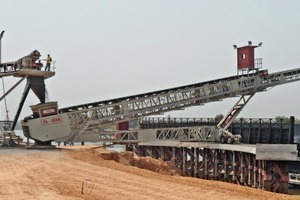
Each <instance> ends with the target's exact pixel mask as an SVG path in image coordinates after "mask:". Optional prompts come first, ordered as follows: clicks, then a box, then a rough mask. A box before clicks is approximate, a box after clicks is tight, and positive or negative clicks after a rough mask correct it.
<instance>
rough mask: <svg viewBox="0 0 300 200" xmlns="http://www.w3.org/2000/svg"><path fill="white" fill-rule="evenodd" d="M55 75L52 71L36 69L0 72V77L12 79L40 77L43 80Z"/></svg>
mask: <svg viewBox="0 0 300 200" xmlns="http://www.w3.org/2000/svg"><path fill="white" fill-rule="evenodd" d="M54 75H55V72H54V71H42V70H38V69H21V70H17V71H8V72H0V77H1V78H2V77H7V76H14V77H26V76H41V77H44V78H45V79H47V78H50V77H52V76H54Z"/></svg>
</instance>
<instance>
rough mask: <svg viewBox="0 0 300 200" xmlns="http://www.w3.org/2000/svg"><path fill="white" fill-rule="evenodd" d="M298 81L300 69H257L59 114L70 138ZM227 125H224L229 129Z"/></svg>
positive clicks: (93, 104) (73, 107)
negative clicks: (264, 72) (263, 72)
mask: <svg viewBox="0 0 300 200" xmlns="http://www.w3.org/2000/svg"><path fill="white" fill-rule="evenodd" d="M298 80H300V68H297V69H293V70H287V71H282V72H277V73H272V74H268V75H261V74H260V72H259V71H257V73H253V74H249V75H244V76H232V77H227V78H222V79H216V80H212V81H207V82H202V83H197V84H191V85H186V86H181V87H176V88H171V89H166V90H160V91H154V92H149V93H145V94H140V95H133V96H128V97H123V98H116V99H111V100H107V101H100V102H94V103H89V104H82V105H77V106H72V107H67V108H62V109H60V110H59V113H60V115H67V116H68V117H67V118H68V119H69V120H68V121H69V127H70V129H71V135H70V136H68V137H66V138H68V139H66V140H74V139H75V138H76V137H78V136H79V135H81V134H82V133H84V132H86V131H89V130H92V129H95V128H98V127H100V126H101V125H103V124H108V123H116V122H121V121H127V120H131V119H136V118H139V117H142V116H148V115H155V114H163V113H164V112H168V111H172V110H181V109H184V108H186V107H190V106H198V105H203V104H205V103H209V102H214V101H221V100H222V99H224V98H230V97H237V96H242V99H244V98H245V96H249V95H250V96H252V95H254V94H255V93H256V92H262V91H266V90H268V89H270V88H272V87H274V86H278V85H283V84H286V83H291V82H295V81H298ZM244 103H245V102H244ZM239 106H240V105H239ZM238 110H239V109H237V107H236V110H235V112H236V114H238V112H237V111H238ZM233 115H234V116H233ZM235 116H236V115H235V114H233V113H231V114H230V115H229V116H228V119H229V118H232V119H233V118H234V117H235ZM223 125H224V124H223ZM223 125H222V126H223ZM225 126H226V123H225ZM225 126H224V127H222V128H223V129H224V128H226V127H225Z"/></svg>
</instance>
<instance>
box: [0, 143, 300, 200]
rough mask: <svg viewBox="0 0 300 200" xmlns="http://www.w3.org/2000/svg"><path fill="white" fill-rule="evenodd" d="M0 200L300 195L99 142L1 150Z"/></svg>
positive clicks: (245, 199) (229, 199) (248, 199)
mask: <svg viewBox="0 0 300 200" xmlns="http://www.w3.org/2000/svg"><path fill="white" fill-rule="evenodd" d="M0 158H1V159H0V166H1V173H0V174H1V176H0V199H1V200H2V199H9V200H11V199H26V200H27V199H42V200H45V199H55V200H59V199H70V200H71V199H72V200H73V199H119V200H121V199H171V200H176V199H206V200H208V199H218V200H222V199H223V200H253V199H264V200H271V199H272V200H273V199H283V200H289V199H300V198H299V196H293V195H285V194H276V193H271V192H267V191H263V190H259V189H254V188H249V187H245V186H240V185H236V184H230V183H225V182H218V181H210V180H202V179H198V178H191V177H183V176H180V175H179V174H178V173H177V172H176V169H175V168H174V166H172V164H171V163H166V162H162V161H159V160H155V159H152V158H140V157H137V156H134V155H133V154H132V153H131V152H123V153H117V152H112V151H108V150H106V149H104V148H101V147H96V146H72V147H62V148H59V149H54V150H26V149H24V148H0Z"/></svg>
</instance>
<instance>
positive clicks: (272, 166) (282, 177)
mask: <svg viewBox="0 0 300 200" xmlns="http://www.w3.org/2000/svg"><path fill="white" fill-rule="evenodd" d="M264 171H265V173H266V175H265V177H264V188H265V189H266V190H268V191H271V192H277V193H285V194H287V193H288V182H289V177H288V162H287V161H265V170H264Z"/></svg>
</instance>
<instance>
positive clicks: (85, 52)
mask: <svg viewBox="0 0 300 200" xmlns="http://www.w3.org/2000/svg"><path fill="white" fill-rule="evenodd" d="M299 9H300V1H298V0H286V1H281V0H264V1H261V0H252V1H240V0H226V1H223V0H197V1H196V0H161V1H154V0H148V1H146V0H60V1H53V0H43V1H41V0H26V1H20V0H0V10H1V12H0V31H2V30H5V33H4V37H3V39H2V62H9V61H15V60H17V59H19V58H21V57H23V56H25V55H27V54H29V53H30V52H31V51H33V50H35V49H36V50H38V51H40V52H41V54H42V58H46V55H47V54H48V53H50V54H51V56H52V58H53V60H55V61H56V74H55V76H54V77H52V78H50V79H47V80H46V81H45V83H46V87H47V91H48V94H49V100H50V101H57V102H58V104H59V107H60V108H62V107H66V106H72V105H77V104H82V103H89V102H95V101H101V100H106V99H112V98H118V97H123V96H127V95H134V94H139V93H144V92H151V91H156V90H161V89H167V88H171V87H176V86H183V85H186V84H192V83H199V82H203V81H208V80H213V79H218V78H223V77H227V76H232V75H235V74H236V73H237V71H236V65H237V63H236V50H234V49H233V45H234V44H236V45H237V46H243V45H247V42H248V41H249V40H251V41H252V43H253V44H258V43H260V42H263V45H262V47H260V48H257V49H256V58H262V59H263V68H264V69H268V70H269V72H270V73H272V72H277V71H283V70H288V69H294V68H299V67H300V56H299V52H300V39H299V36H300V26H299V24H300V12H299ZM17 81H18V78H14V77H8V78H4V83H5V90H8V89H9V87H10V86H11V85H13V84H14V83H16V82H17ZM24 86H25V82H24V83H22V84H21V85H20V86H18V87H17V88H16V89H15V90H14V91H13V92H12V93H11V94H10V95H9V96H8V97H7V98H6V101H7V105H8V110H9V117H10V118H14V115H15V112H16V109H17V107H18V105H19V101H20V99H21V95H22V92H23V89H24ZM0 93H3V90H1V89H0ZM299 99H300V82H295V83H291V84H287V85H283V86H278V87H275V88H273V89H271V90H269V91H267V92H262V93H258V94H256V95H255V96H254V97H253V98H252V99H251V101H250V102H249V103H248V104H247V106H246V107H245V108H244V109H243V111H242V112H241V113H240V115H239V117H245V118H273V117H276V116H295V117H296V118H298V119H299V118H300V104H299ZM236 101H238V98H231V99H224V100H223V101H221V102H216V103H208V104H206V105H204V106H197V107H191V108H188V109H186V110H184V111H176V112H170V113H166V115H165V116H167V115H171V116H172V117H197V118H198V117H199V118H200V117H215V116H216V115H218V114H226V113H227V112H228V111H229V110H230V108H231V107H232V106H233V105H234V103H235V102H236ZM37 103H39V100H38V98H37V97H36V96H35V95H34V93H33V92H30V93H29V96H28V98H27V100H26V102H25V104H24V109H23V110H22V112H21V116H20V119H22V118H23V117H25V116H27V115H30V114H31V110H30V108H29V106H30V105H34V104H37ZM4 118H5V107H4V102H3V101H2V102H0V119H4Z"/></svg>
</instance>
